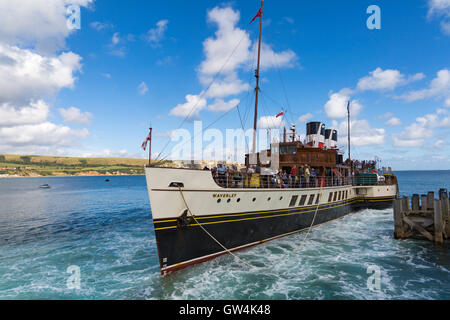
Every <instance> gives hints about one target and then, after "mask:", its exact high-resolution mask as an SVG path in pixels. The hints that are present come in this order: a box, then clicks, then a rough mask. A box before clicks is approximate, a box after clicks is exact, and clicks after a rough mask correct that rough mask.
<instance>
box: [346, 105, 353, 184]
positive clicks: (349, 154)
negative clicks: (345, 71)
mask: <svg viewBox="0 0 450 320" xmlns="http://www.w3.org/2000/svg"><path fill="white" fill-rule="evenodd" d="M347 114H348V119H347V121H348V123H347V127H348V134H347V135H348V160H349V163H350V177H352V176H353V164H352V156H351V144H350V142H351V136H350V101H349V102H348V104H347Z"/></svg>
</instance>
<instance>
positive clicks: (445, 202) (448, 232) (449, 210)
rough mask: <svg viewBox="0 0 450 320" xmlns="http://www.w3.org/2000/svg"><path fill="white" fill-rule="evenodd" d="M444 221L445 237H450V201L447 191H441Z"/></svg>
mask: <svg viewBox="0 0 450 320" xmlns="http://www.w3.org/2000/svg"><path fill="white" fill-rule="evenodd" d="M440 196H441V205H442V221H443V231H444V235H445V237H446V238H447V239H448V238H450V203H449V199H448V194H447V192H445V193H441V194H440Z"/></svg>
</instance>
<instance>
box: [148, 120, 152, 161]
mask: <svg viewBox="0 0 450 320" xmlns="http://www.w3.org/2000/svg"><path fill="white" fill-rule="evenodd" d="M152 132H153V128H150V133H149V138H150V146H149V147H148V166H149V167H151V166H152Z"/></svg>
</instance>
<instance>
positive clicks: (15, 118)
mask: <svg viewBox="0 0 450 320" xmlns="http://www.w3.org/2000/svg"><path fill="white" fill-rule="evenodd" d="M49 110H50V106H49V105H48V104H47V103H45V102H44V101H43V100H39V101H36V102H31V103H30V105H28V106H21V107H13V106H12V105H10V104H8V103H4V104H2V105H0V127H10V126H17V125H27V124H37V123H41V122H44V121H45V120H46V119H47V117H48V114H49Z"/></svg>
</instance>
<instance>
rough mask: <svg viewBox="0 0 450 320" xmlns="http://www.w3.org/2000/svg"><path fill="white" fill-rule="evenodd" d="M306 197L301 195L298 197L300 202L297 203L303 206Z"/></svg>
mask: <svg viewBox="0 0 450 320" xmlns="http://www.w3.org/2000/svg"><path fill="white" fill-rule="evenodd" d="M306 198H308V196H306V195H305V196H302V198H301V199H300V203H299V204H298V205H299V206H303V205H305V203H306Z"/></svg>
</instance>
